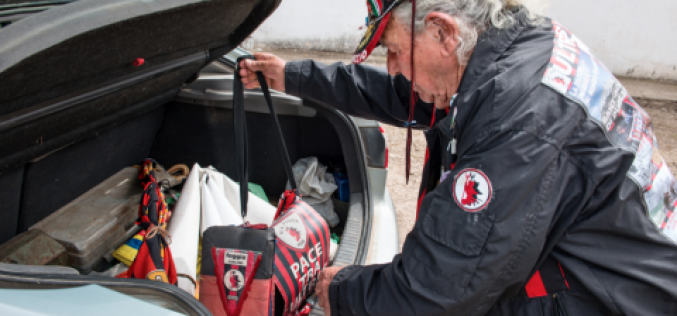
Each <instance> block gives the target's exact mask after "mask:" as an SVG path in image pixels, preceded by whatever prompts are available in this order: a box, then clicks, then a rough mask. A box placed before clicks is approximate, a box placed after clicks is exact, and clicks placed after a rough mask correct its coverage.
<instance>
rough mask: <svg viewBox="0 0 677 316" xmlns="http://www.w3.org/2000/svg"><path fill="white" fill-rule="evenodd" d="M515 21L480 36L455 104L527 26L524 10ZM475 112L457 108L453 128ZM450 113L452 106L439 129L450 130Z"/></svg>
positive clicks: (486, 31)
mask: <svg viewBox="0 0 677 316" xmlns="http://www.w3.org/2000/svg"><path fill="white" fill-rule="evenodd" d="M515 19H516V21H515V24H513V25H512V26H510V27H508V28H504V29H497V28H496V27H494V26H491V27H489V28H488V29H486V30H485V31H484V32H482V34H480V36H479V38H478V40H477V45H476V46H475V50H474V51H473V54H472V56H471V57H470V60H469V61H468V66H467V67H466V69H465V72H464V73H463V78H461V84H460V85H459V89H458V96H457V98H456V101H455V103H459V102H461V101H462V97H463V95H464V94H466V93H469V92H470V93H472V91H470V88H471V87H472V86H473V85H474V84H475V81H477V79H478V78H479V77H480V75H482V73H483V72H485V71H486V70H487V68H489V66H491V65H492V64H493V63H495V62H496V61H498V58H499V57H500V56H501V55H503V53H505V51H506V50H507V49H508V47H510V45H511V44H512V43H513V42H514V41H515V39H516V38H517V36H519V34H521V33H522V30H523V29H524V27H525V26H526V24H527V12H526V10H523V9H521V8H520V9H518V11H516V12H515ZM476 111H477V109H472V108H467V107H465V108H462V107H459V108H458V113H457V115H456V123H455V124H456V126H455V128H457V129H458V127H459V126H460V127H462V126H464V125H465V123H466V121H467V120H468V119H469V117H471V116H472V114H473V113H475V112H476ZM451 113H453V105H452V109H451V112H450V114H449V115H447V116H446V117H445V118H444V119H442V120H441V121H440V122H439V124H438V125H439V127H440V128H441V129H445V130H449V129H450V126H451V121H452V117H453V115H452V114H451ZM457 135H458V133H457Z"/></svg>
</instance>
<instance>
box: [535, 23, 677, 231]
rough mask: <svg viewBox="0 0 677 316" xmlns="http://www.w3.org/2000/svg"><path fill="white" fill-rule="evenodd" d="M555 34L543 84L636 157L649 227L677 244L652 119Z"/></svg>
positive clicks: (567, 38)
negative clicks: (571, 102) (581, 109)
mask: <svg viewBox="0 0 677 316" xmlns="http://www.w3.org/2000/svg"><path fill="white" fill-rule="evenodd" d="M553 31H554V33H555V39H554V42H555V46H554V48H553V54H552V57H551V58H550V63H549V65H548V67H547V69H546V71H545V75H544V76H543V81H542V83H543V84H545V85H546V86H549V87H551V88H552V89H554V90H556V91H557V92H559V93H561V94H563V95H564V96H566V97H568V98H569V99H571V100H574V101H576V102H577V103H579V104H581V105H583V106H584V108H585V110H586V111H587V112H588V115H590V117H592V118H593V119H595V120H596V121H597V122H599V123H600V124H601V126H602V128H603V129H604V131H605V132H606V134H607V137H608V139H609V141H610V142H611V143H612V144H613V145H615V146H617V147H620V148H623V149H626V150H629V151H632V152H634V153H635V160H634V161H633V164H632V166H631V168H630V170H629V171H628V177H630V178H631V179H632V180H634V181H635V182H636V183H637V184H638V185H639V186H640V187H641V188H642V190H643V193H644V200H645V202H646V206H647V208H648V210H647V214H648V216H649V217H650V219H651V221H652V222H653V223H654V224H655V225H656V226H657V227H658V229H659V230H660V231H661V232H663V234H664V235H665V236H667V237H668V238H670V239H671V240H672V241H674V242H677V216H673V212H674V209H675V205H677V201H676V200H677V185H676V183H675V178H674V176H673V175H672V173H671V172H670V170H669V169H668V166H667V164H666V163H665V162H664V161H663V158H662V157H661V155H660V151H659V150H658V144H657V142H656V137H655V135H654V133H653V126H652V124H651V119H650V118H649V116H648V115H647V113H646V112H645V111H644V110H643V109H642V108H641V107H640V106H639V105H637V103H636V102H635V101H634V100H633V99H632V97H630V95H629V94H628V92H627V91H626V90H625V88H624V87H623V86H622V85H621V83H620V82H619V81H618V80H617V79H616V78H615V77H614V76H613V75H612V74H611V72H610V71H609V70H608V69H607V68H606V67H605V66H604V65H603V64H602V63H600V62H599V61H598V60H597V59H595V57H594V56H593V55H592V54H591V52H590V50H589V49H588V47H587V46H585V44H583V43H582V42H581V41H580V40H579V39H578V38H577V37H576V36H574V35H573V34H572V33H570V32H569V31H567V30H566V29H565V28H564V27H562V26H561V25H560V24H558V23H557V22H554V21H553Z"/></svg>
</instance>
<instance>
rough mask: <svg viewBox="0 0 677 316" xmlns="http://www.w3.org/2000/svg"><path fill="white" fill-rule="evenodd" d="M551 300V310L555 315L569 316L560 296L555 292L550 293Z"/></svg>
mask: <svg viewBox="0 0 677 316" xmlns="http://www.w3.org/2000/svg"><path fill="white" fill-rule="evenodd" d="M552 300H553V310H554V315H555V316H569V311H568V310H567V308H566V306H565V305H564V302H562V298H560V297H559V296H557V294H553V295H552Z"/></svg>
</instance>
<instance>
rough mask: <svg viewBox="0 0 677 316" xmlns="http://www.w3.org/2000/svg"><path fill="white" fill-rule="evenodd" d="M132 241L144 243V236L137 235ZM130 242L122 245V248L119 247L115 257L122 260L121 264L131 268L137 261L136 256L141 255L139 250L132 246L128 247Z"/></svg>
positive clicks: (114, 254) (114, 253)
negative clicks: (135, 260)
mask: <svg viewBox="0 0 677 316" xmlns="http://www.w3.org/2000/svg"><path fill="white" fill-rule="evenodd" d="M132 239H136V240H138V241H141V242H142V241H143V235H141V234H136V235H134V237H132ZM128 244H129V242H127V243H125V244H122V246H120V247H118V249H117V250H115V252H113V257H115V258H116V259H118V260H120V262H122V263H124V264H126V265H127V266H131V265H132V262H134V259H136V254H138V253H139V249H138V248H134V247H132V246H130V245H128Z"/></svg>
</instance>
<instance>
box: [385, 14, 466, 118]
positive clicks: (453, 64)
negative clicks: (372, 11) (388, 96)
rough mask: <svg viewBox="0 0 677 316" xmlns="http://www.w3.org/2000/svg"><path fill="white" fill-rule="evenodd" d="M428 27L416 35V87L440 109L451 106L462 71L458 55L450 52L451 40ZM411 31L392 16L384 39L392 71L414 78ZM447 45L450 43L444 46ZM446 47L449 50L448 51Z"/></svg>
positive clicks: (424, 98) (389, 71)
mask: <svg viewBox="0 0 677 316" xmlns="http://www.w3.org/2000/svg"><path fill="white" fill-rule="evenodd" d="M433 31H434V29H433ZM429 33H430V32H429V31H428V30H426V31H425V32H423V33H422V34H420V35H417V36H416V42H415V45H414V65H415V71H416V74H415V78H414V91H416V92H417V93H418V95H419V97H420V98H421V99H422V100H423V101H425V102H428V103H434V104H435V106H436V107H437V108H439V109H446V108H448V107H449V102H450V100H451V97H452V96H453V95H454V94H455V93H456V89H457V88H458V83H459V81H460V78H461V76H462V72H460V73H459V72H458V70H459V65H458V59H457V58H456V57H455V54H454V56H449V54H448V50H449V47H448V43H445V42H444V41H442V40H440V37H439V36H437V37H435V36H431V35H430V34H429ZM410 36H411V35H410V32H409V31H407V30H406V29H405V27H404V26H403V25H402V24H401V23H400V22H399V21H397V19H395V18H391V19H390V20H389V21H388V25H387V27H386V29H385V31H384V32H383V36H382V37H381V39H380V43H381V45H383V46H385V47H386V48H387V49H388V73H389V74H390V75H392V76H395V75H398V74H402V75H404V77H406V78H407V79H409V80H411V37H410ZM444 45H447V47H444ZM445 48H446V51H447V53H446V54H445V53H444V51H443V50H444V49H445Z"/></svg>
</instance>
